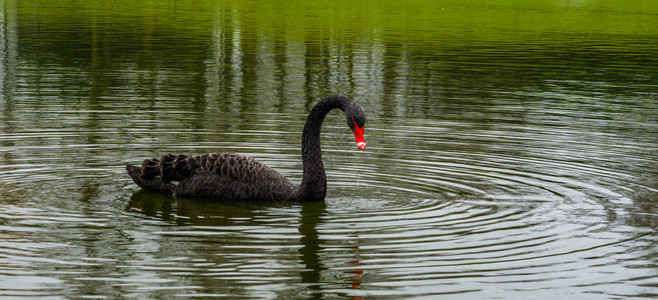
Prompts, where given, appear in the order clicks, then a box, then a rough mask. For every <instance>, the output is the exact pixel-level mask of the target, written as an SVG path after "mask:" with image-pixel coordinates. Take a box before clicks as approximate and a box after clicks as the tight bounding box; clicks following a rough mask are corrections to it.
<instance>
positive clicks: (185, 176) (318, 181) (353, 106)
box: [126, 95, 366, 201]
mask: <svg viewBox="0 0 658 300" xmlns="http://www.w3.org/2000/svg"><path fill="white" fill-rule="evenodd" d="M336 108H337V109H341V110H343V111H344V112H345V117H346V120H347V125H348V127H349V128H350V129H352V131H353V132H354V136H355V139H356V142H357V147H358V148H359V149H361V150H365V148H366V144H365V141H364V138H363V131H364V127H365V121H366V118H365V113H364V112H363V109H362V108H361V106H359V105H358V104H357V103H356V102H354V101H352V100H351V99H349V98H347V97H344V96H337V95H332V96H328V97H326V98H324V99H322V100H321V101H320V102H318V103H317V104H316V105H315V106H314V107H313V109H311V112H310V113H309V115H308V118H307V119H306V123H305V125H304V131H303V133H302V164H303V170H304V173H303V176H302V182H301V183H300V184H295V183H293V182H291V181H290V180H288V179H287V178H286V177H284V176H283V175H281V174H280V173H279V172H277V171H276V170H274V169H272V168H270V167H268V166H267V165H265V164H263V163H261V162H259V161H258V160H256V159H254V158H251V157H248V156H244V155H240V154H236V153H228V152H219V153H207V154H197V155H192V156H185V155H177V156H174V155H171V154H168V155H164V156H162V158H160V159H155V158H154V159H147V160H144V162H143V163H142V165H141V166H133V165H128V166H126V170H128V173H129V174H130V176H131V177H132V179H133V181H135V183H136V184H137V185H138V186H140V187H141V188H143V189H149V190H155V191H160V192H165V193H171V194H172V195H173V196H174V197H197V198H213V199H225V200H275V201H322V200H324V198H325V196H326V190H327V178H326V175H325V171H324V166H323V164H322V152H321V147H320V130H321V127H322V122H323V121H324V118H325V116H326V115H327V113H329V111H331V110H333V109H336Z"/></svg>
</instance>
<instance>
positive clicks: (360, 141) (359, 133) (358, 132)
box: [352, 120, 366, 151]
mask: <svg viewBox="0 0 658 300" xmlns="http://www.w3.org/2000/svg"><path fill="white" fill-rule="evenodd" d="M352 122H353V123H354V139H355V140H356V146H357V147H359V149H360V150H361V151H363V150H366V140H365V139H364V138H363V131H364V130H365V126H363V127H360V128H359V125H356V122H354V120H352Z"/></svg>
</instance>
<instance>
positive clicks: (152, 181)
mask: <svg viewBox="0 0 658 300" xmlns="http://www.w3.org/2000/svg"><path fill="white" fill-rule="evenodd" d="M145 162H146V161H145ZM126 170H127V171H128V174H130V177H131V178H132V179H133V181H134V182H135V183H136V184H137V185H138V186H139V187H141V188H143V189H147V190H155V191H160V192H173V190H174V187H175V186H174V185H173V184H171V183H168V182H162V180H160V178H156V177H155V176H154V177H152V178H149V177H144V176H143V175H142V174H147V175H150V173H149V172H144V168H143V167H138V166H132V165H127V166H126Z"/></svg>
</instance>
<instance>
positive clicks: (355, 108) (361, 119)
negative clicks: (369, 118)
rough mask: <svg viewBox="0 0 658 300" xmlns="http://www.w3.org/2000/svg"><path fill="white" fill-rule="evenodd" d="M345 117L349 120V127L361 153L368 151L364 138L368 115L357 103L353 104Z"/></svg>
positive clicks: (346, 111)
mask: <svg viewBox="0 0 658 300" xmlns="http://www.w3.org/2000/svg"><path fill="white" fill-rule="evenodd" d="M345 116H346V118H347V126H349V127H350V129H352V132H354V139H355V140H356V146H357V147H358V148H359V150H361V151H363V150H366V141H365V139H364V137H363V131H364V130H365V126H366V114H365V112H364V111H363V108H361V106H360V105H358V104H356V102H352V105H350V106H349V107H347V109H346V110H345Z"/></svg>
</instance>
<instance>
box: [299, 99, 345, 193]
mask: <svg viewBox="0 0 658 300" xmlns="http://www.w3.org/2000/svg"><path fill="white" fill-rule="evenodd" d="M351 102H352V100H350V99H349V98H347V97H343V96H337V95H332V96H328V97H326V98H324V99H322V100H321V101H320V102H318V103H317V104H316V105H315V106H314V107H313V109H311V112H310V113H309V114H308V118H306V124H305V125H304V132H303V134H302V162H303V166H304V175H303V177H302V183H301V185H300V188H301V190H300V198H301V199H300V200H302V201H322V200H324V197H325V195H326V193H327V176H326V175H325V173H324V165H323V164H322V152H321V148H320V131H321V128H322V122H323V121H324V118H325V117H326V116H327V114H328V113H329V112H330V111H331V110H333V109H335V108H338V109H340V110H343V111H345V107H347V105H348V104H349V103H351Z"/></svg>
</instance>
